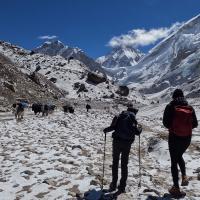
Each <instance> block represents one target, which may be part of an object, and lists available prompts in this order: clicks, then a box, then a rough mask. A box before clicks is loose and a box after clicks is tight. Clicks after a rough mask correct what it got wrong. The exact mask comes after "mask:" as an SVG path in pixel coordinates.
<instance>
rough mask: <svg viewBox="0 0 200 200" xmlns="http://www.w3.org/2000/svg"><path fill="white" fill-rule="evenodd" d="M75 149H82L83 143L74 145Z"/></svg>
mask: <svg viewBox="0 0 200 200" xmlns="http://www.w3.org/2000/svg"><path fill="white" fill-rule="evenodd" d="M73 149H81V150H82V147H81V145H74V146H72V150H73Z"/></svg>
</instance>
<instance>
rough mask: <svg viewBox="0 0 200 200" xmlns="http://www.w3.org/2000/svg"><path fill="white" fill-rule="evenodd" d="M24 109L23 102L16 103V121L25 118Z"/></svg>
mask: <svg viewBox="0 0 200 200" xmlns="http://www.w3.org/2000/svg"><path fill="white" fill-rule="evenodd" d="M24 108H25V106H24V105H23V103H22V102H19V103H16V111H15V118H16V120H22V119H23V117H24Z"/></svg>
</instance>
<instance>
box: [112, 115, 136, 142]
mask: <svg viewBox="0 0 200 200" xmlns="http://www.w3.org/2000/svg"><path fill="white" fill-rule="evenodd" d="M113 123H115V124H113V126H114V127H115V128H114V130H115V131H114V133H113V138H119V139H122V140H128V141H133V140H134V139H135V135H138V134H139V132H138V129H137V121H136V119H135V114H134V113H133V112H129V111H123V112H122V113H121V114H119V116H117V117H116V118H115V120H114V121H113Z"/></svg>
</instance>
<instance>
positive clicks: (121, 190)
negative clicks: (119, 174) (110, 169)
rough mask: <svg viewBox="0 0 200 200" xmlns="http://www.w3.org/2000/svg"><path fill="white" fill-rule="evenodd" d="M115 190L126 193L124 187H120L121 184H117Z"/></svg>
mask: <svg viewBox="0 0 200 200" xmlns="http://www.w3.org/2000/svg"><path fill="white" fill-rule="evenodd" d="M117 192H118V193H119V194H121V193H126V190H125V187H121V186H120V185H119V186H118V190H117Z"/></svg>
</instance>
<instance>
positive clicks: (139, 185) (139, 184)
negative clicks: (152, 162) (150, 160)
mask: <svg viewBox="0 0 200 200" xmlns="http://www.w3.org/2000/svg"><path fill="white" fill-rule="evenodd" d="M138 154H139V183H138V187H141V157H140V135H139V148H138Z"/></svg>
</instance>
